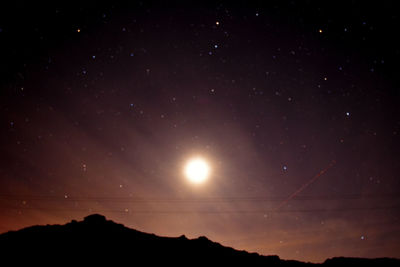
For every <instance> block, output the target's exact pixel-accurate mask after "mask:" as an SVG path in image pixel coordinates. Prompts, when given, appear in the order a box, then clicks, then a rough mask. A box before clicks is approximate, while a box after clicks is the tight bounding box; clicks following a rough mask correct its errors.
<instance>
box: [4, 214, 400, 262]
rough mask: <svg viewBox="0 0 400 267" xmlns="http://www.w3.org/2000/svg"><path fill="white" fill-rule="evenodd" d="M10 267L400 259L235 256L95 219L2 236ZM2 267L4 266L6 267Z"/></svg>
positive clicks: (207, 244) (202, 241)
mask: <svg viewBox="0 0 400 267" xmlns="http://www.w3.org/2000/svg"><path fill="white" fill-rule="evenodd" d="M0 256H1V259H2V261H3V263H4V262H6V263H8V262H10V263H11V264H7V265H8V266H17V265H20V264H29V265H34V266H43V265H46V266H50V265H51V266H64V265H66V264H69V265H75V266H86V265H88V266H94V265H97V264H102V266H103V265H111V266H200V265H202V266H217V265H218V266H316V265H322V266H400V260H397V259H389V258H380V259H359V258H333V259H328V260H326V261H325V262H324V263H323V264H312V263H304V262H299V261H287V260H281V259H280V258H279V257H278V256H262V255H259V254H257V253H248V252H246V251H238V250H235V249H233V248H229V247H224V246H222V245H220V244H218V243H215V242H212V241H210V240H208V239H207V238H206V237H199V238H197V239H190V240H189V239H187V238H186V237H185V236H181V237H177V238H170V237H159V236H156V235H153V234H147V233H143V232H139V231H136V230H133V229H129V228H126V227H125V226H123V225H122V224H117V223H114V222H113V221H109V220H106V218H105V217H104V216H101V215H98V214H95V215H91V216H88V217H86V218H85V219H84V221H81V222H76V221H72V222H71V223H68V224H66V225H47V226H32V227H29V228H25V229H22V230H19V231H13V232H8V233H4V234H1V235H0ZM4 266H5V265H4Z"/></svg>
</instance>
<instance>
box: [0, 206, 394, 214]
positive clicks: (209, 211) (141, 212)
mask: <svg viewBox="0 0 400 267" xmlns="http://www.w3.org/2000/svg"><path fill="white" fill-rule="evenodd" d="M0 207H1V208H4V209H14V210H44V211H74V212H79V211H80V212H116V213H130V214H257V213H259V214H271V213H320V212H346V211H373V210H375V211H385V210H400V206H376V207H345V208H332V209H290V210H284V209H281V210H276V209H265V210H129V209H109V210H105V209H104V210H103V209H89V208H87V209H83V208H43V207H9V206H8V207H7V206H3V205H2V206H0Z"/></svg>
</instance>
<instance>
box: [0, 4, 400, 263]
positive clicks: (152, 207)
mask: <svg viewBox="0 0 400 267" xmlns="http://www.w3.org/2000/svg"><path fill="white" fill-rule="evenodd" d="M264 2H266V3H264ZM394 3H395V1H392V2H390V1H380V2H379V3H375V5H370V4H367V3H365V1H343V2H340V1H339V2H338V1H328V2H327V3H325V4H321V3H319V1H296V2H289V1H259V2H252V3H249V2H248V1H247V2H244V1H243V2H236V3H235V4H230V3H229V2H228V1H215V3H214V4H210V5H206V4H205V3H203V4H202V5H200V4H198V5H192V6H189V5H188V4H186V5H180V4H175V5H171V6H166V5H165V4H164V5H160V4H159V5H156V4H153V5H149V4H144V3H142V2H137V1H136V2H135V1H132V3H130V4H129V5H125V4H116V3H112V4H99V3H96V4H93V3H84V4H82V3H80V4H72V3H70V4H65V5H61V4H60V5H56V4H48V3H46V4H43V5H33V4H32V3H25V2H24V1H19V2H18V3H16V4H13V5H10V6H7V7H4V8H2V9H1V10H0V90H1V91H0V110H1V112H0V127H1V128H0V130H1V131H0V152H1V153H0V232H1V233H3V232H6V231H9V230H17V229H20V228H22V227H26V226H30V225H34V224H54V223H59V224H64V223H66V222H69V221H70V220H72V219H77V220H81V219H82V218H83V217H84V216H87V215H88V214H91V213H101V214H104V215H105V216H106V217H107V218H108V219H112V220H114V221H116V222H120V223H123V224H125V225H126V226H128V227H131V228H135V229H137V230H140V231H145V232H150V233H155V234H158V235H163V236H179V235H182V234H185V235H186V236H187V237H189V238H195V237H198V236H202V235H203V236H207V237H208V238H209V239H211V240H213V241H216V242H219V243H221V244H223V245H226V246H232V247H234V248H236V249H244V250H248V251H252V252H258V253H260V254H264V255H273V254H276V255H279V256H280V257H281V258H283V259H296V260H303V261H312V262H322V261H323V260H325V259H326V258H328V257H333V256H352V257H384V256H387V257H400V254H399V251H400V242H399V240H400V220H399V219H400V199H399V198H400V195H399V193H400V190H399V189H400V180H399V177H398V173H399V171H400V164H399V163H400V162H399V161H400V157H399V154H398V153H399V152H398V151H399V149H400V142H399V138H400V136H399V135H400V110H399V108H398V105H399V103H400V102H399V100H400V94H399V89H398V88H399V85H400V78H399V77H400V76H398V73H399V72H400V67H399V64H398V62H399V59H400V50H399V48H400V42H399V40H398V39H396V38H397V32H398V28H399V26H400V23H399V17H398V14H399V12H398V10H397V9H396V8H395V6H394ZM192 156H202V157H203V158H205V159H206V160H207V161H208V162H209V164H210V166H211V175H210V177H209V178H208V180H207V181H206V182H205V183H204V184H201V185H194V184H191V183H189V182H188V181H187V179H186V178H185V177H184V175H183V171H182V170H183V168H184V164H185V162H186V161H187V160H188V159H189V158H191V157H192Z"/></svg>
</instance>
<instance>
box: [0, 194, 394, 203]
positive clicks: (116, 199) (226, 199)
mask: <svg viewBox="0 0 400 267" xmlns="http://www.w3.org/2000/svg"><path fill="white" fill-rule="evenodd" d="M1 199H3V200H21V201H24V200H25V201H81V202H91V201H95V202H268V201H282V200H285V199H287V197H281V196H271V197H207V198H148V197H71V196H67V197H66V196H45V195H6V194H2V195H0V200H1ZM362 199H400V194H349V195H325V196H324V195H319V196H296V197H295V198H294V199H293V200H292V201H311V200H326V201H328V200H362Z"/></svg>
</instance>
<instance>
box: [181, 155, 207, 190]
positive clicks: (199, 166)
mask: <svg viewBox="0 0 400 267" xmlns="http://www.w3.org/2000/svg"><path fill="white" fill-rule="evenodd" d="M209 174H210V166H209V165H208V163H207V162H206V161H205V160H204V159H202V158H194V159H191V160H189V161H188V162H187V164H186V166H185V175H186V178H187V179H188V180H189V181H190V182H192V183H195V184H201V183H203V182H205V181H206V180H207V178H208V176H209Z"/></svg>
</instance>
